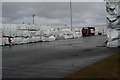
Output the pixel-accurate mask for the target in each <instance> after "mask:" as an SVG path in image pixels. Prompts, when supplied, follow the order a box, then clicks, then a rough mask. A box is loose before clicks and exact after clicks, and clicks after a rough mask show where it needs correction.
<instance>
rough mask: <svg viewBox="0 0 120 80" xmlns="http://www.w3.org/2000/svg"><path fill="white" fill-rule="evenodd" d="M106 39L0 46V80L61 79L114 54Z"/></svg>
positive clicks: (86, 38) (94, 38) (85, 38)
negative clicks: (3, 79)
mask: <svg viewBox="0 0 120 80" xmlns="http://www.w3.org/2000/svg"><path fill="white" fill-rule="evenodd" d="M105 40H106V36H92V37H84V38H80V39H70V40H56V41H54V42H39V43H31V44H24V45H14V46H11V47H9V46H4V47H2V50H3V54H2V56H3V57H2V58H3V59H2V62H3V65H2V66H3V78H63V77H64V76H66V75H68V74H70V73H73V72H75V71H77V70H79V69H82V68H84V67H86V66H88V65H90V64H93V63H95V62H97V61H99V60H102V59H103V58H106V57H107V56H110V55H112V54H114V53H117V52H118V51H117V49H112V48H106V47H103V46H104V42H105Z"/></svg>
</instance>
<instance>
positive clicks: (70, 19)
mask: <svg viewBox="0 0 120 80" xmlns="http://www.w3.org/2000/svg"><path fill="white" fill-rule="evenodd" d="M70 23H71V31H72V27H73V26H72V3H71V0H70Z"/></svg>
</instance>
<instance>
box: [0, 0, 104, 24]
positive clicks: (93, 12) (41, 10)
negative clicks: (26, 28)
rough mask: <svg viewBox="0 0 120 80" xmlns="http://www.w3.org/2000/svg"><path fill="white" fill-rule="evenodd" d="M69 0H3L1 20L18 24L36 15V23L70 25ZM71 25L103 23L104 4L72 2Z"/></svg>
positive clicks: (28, 20) (30, 19) (30, 20)
mask: <svg viewBox="0 0 120 80" xmlns="http://www.w3.org/2000/svg"><path fill="white" fill-rule="evenodd" d="M69 4H70V3H69V2H38V3H37V2H4V3H3V7H2V8H3V9H2V13H3V16H2V17H3V18H4V20H3V22H7V23H15V24H20V23H22V22H23V21H25V22H26V23H32V15H33V14H35V15H36V19H35V20H36V23H37V24H68V25H70V9H69V8H70V6H69ZM72 10H73V11H72V12H73V26H74V25H81V26H82V25H91V26H99V25H104V24H105V4H104V3H102V2H72Z"/></svg>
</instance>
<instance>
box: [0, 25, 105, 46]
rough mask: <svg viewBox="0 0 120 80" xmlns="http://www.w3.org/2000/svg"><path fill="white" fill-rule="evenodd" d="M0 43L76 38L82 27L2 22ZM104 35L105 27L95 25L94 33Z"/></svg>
mask: <svg viewBox="0 0 120 80" xmlns="http://www.w3.org/2000/svg"><path fill="white" fill-rule="evenodd" d="M0 33H1V35H0V41H1V42H0V45H16V44H28V43H33V42H45V41H55V40H62V39H76V38H81V37H82V28H74V29H73V30H72V31H71V29H68V28H52V27H51V26H45V25H25V24H24V25H23V24H22V25H17V24H2V26H1V27H0ZM99 33H101V34H103V35H106V27H96V28H95V35H98V34H99Z"/></svg>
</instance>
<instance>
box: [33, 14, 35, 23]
mask: <svg viewBox="0 0 120 80" xmlns="http://www.w3.org/2000/svg"><path fill="white" fill-rule="evenodd" d="M34 17H35V14H33V24H34V23H35V22H34Z"/></svg>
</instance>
